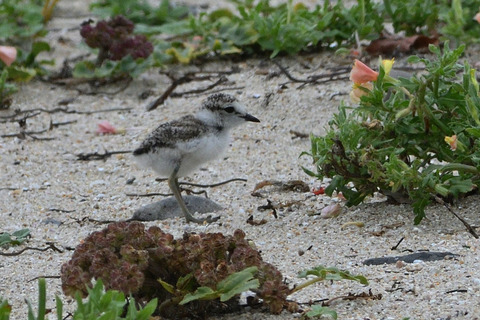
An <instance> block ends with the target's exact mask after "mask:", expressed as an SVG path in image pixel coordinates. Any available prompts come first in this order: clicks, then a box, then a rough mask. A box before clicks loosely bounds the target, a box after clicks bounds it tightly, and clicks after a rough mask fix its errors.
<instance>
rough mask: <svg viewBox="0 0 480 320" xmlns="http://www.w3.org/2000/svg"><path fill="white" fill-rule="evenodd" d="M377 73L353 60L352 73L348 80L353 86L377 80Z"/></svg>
mask: <svg viewBox="0 0 480 320" xmlns="http://www.w3.org/2000/svg"><path fill="white" fill-rule="evenodd" d="M377 77H378V72H376V71H373V70H372V69H370V67H369V66H367V65H366V64H364V63H363V62H361V61H360V60H357V59H355V62H354V64H353V68H352V71H351V72H350V80H351V81H353V82H354V83H355V84H360V83H366V82H369V81H375V80H377Z"/></svg>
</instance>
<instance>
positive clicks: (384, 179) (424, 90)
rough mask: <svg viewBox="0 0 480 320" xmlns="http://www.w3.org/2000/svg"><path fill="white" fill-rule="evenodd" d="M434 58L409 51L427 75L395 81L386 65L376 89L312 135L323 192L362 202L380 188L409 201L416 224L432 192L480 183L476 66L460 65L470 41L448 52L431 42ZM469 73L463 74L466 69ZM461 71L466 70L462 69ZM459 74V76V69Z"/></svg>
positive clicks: (449, 192)
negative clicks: (319, 134)
mask: <svg viewBox="0 0 480 320" xmlns="http://www.w3.org/2000/svg"><path fill="white" fill-rule="evenodd" d="M430 50H431V51H432V53H434V54H435V56H436V59H435V60H433V61H430V60H428V59H426V58H419V57H416V56H414V57H411V58H410V59H409V61H411V62H417V63H420V62H421V63H423V64H425V71H426V72H425V74H423V75H420V76H412V77H411V78H410V79H406V78H399V79H393V78H392V77H390V76H389V75H386V74H385V70H384V69H383V67H382V68H381V69H380V72H379V74H378V78H377V79H376V81H374V83H373V85H372V86H371V90H369V89H367V88H365V87H364V88H363V89H362V90H363V91H364V95H363V96H362V97H361V100H360V103H359V106H358V107H357V108H355V109H353V110H352V111H351V112H347V109H348V108H347V107H346V106H344V105H342V106H341V107H340V110H339V113H338V114H336V115H335V116H334V119H333V120H332V121H330V123H329V125H330V129H329V131H328V132H327V134H326V135H325V136H323V137H315V136H312V137H311V142H312V144H311V148H312V149H311V152H310V153H304V154H309V155H310V156H311V157H312V158H313V160H314V163H315V167H316V172H313V171H311V170H308V169H306V168H305V171H306V172H307V173H308V174H310V175H312V176H316V177H318V178H320V179H323V178H330V179H331V181H330V185H329V186H328V187H327V188H326V189H325V193H326V194H328V195H332V193H333V192H335V191H336V192H342V193H343V195H344V196H345V197H346V199H347V205H348V206H352V205H357V204H359V203H360V202H362V201H363V200H364V199H365V197H367V196H369V195H373V194H374V193H375V192H380V193H383V194H384V195H386V196H388V197H389V198H391V199H392V200H395V201H397V202H404V203H411V204H412V206H413V211H414V213H415V215H416V217H415V223H419V222H420V221H421V220H422V218H423V217H424V216H425V207H426V206H427V205H428V204H430V203H431V202H432V199H433V197H435V196H438V197H443V198H446V199H449V198H450V197H458V196H460V195H464V194H467V193H468V192H470V191H472V190H476V189H477V186H478V184H479V183H480V171H479V166H480V160H479V159H480V148H479V141H480V140H479V138H480V120H479V108H480V107H479V106H480V97H479V90H478V88H479V85H478V83H477V80H476V77H475V71H474V70H473V69H471V67H470V66H469V64H468V63H467V62H465V63H464V64H463V65H462V64H459V63H458V59H459V58H460V56H461V55H462V53H463V50H464V46H460V47H459V48H457V49H455V50H450V49H449V47H448V42H447V43H445V47H444V51H443V52H441V51H440V49H439V48H437V47H435V46H433V45H431V46H430ZM462 71H463V72H462ZM459 73H460V74H459ZM457 74H459V75H457Z"/></svg>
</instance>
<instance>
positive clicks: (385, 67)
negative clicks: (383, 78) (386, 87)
mask: <svg viewBox="0 0 480 320" xmlns="http://www.w3.org/2000/svg"><path fill="white" fill-rule="evenodd" d="M394 63H395V59H391V60H388V59H384V60H382V66H383V70H385V74H387V75H388V74H390V71H391V70H392V67H393V64H394Z"/></svg>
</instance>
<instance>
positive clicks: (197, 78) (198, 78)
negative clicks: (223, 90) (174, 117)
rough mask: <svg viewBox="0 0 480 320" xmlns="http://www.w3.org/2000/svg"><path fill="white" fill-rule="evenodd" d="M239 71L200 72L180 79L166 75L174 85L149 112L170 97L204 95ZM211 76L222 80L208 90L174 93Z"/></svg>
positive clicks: (148, 108) (149, 108)
mask: <svg viewBox="0 0 480 320" xmlns="http://www.w3.org/2000/svg"><path fill="white" fill-rule="evenodd" d="M238 72H239V69H238V68H232V69H231V70H228V71H199V72H188V73H186V74H184V75H183V76H181V77H180V78H175V77H174V76H173V75H172V74H171V72H168V73H165V74H166V75H167V76H168V77H169V78H170V79H172V81H173V82H172V84H170V86H169V87H168V88H167V90H165V92H164V93H163V94H162V95H161V96H160V97H159V98H157V99H155V100H154V101H152V102H151V103H149V104H148V105H147V106H146V108H145V109H146V110H147V111H152V110H155V109H156V108H157V107H158V106H160V105H162V104H163V103H164V102H165V100H167V98H168V97H181V96H184V95H187V94H197V93H202V92H205V91H208V90H211V89H213V88H214V87H216V86H218V85H219V84H222V83H224V82H226V81H227V80H228V79H227V77H225V75H230V74H233V73H238ZM197 74H206V76H198V75H197ZM211 74H215V75H216V76H220V79H218V80H217V81H216V82H215V83H213V84H211V85H209V86H207V87H206V88H202V89H195V90H191V91H186V92H181V93H174V92H173V91H174V90H175V89H176V88H177V87H178V86H180V85H182V84H184V83H188V82H192V81H209V80H211V78H212V76H211Z"/></svg>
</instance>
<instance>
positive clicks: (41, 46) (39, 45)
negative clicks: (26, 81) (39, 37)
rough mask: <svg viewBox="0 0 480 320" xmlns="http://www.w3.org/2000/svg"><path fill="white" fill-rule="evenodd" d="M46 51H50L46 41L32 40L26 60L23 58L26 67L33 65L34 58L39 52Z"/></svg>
mask: <svg viewBox="0 0 480 320" xmlns="http://www.w3.org/2000/svg"><path fill="white" fill-rule="evenodd" d="M44 51H45V52H48V51H50V45H49V44H48V43H47V42H44V41H38V42H34V43H33V44H32V49H31V51H30V53H29V54H28V56H27V60H25V66H26V67H31V66H33V63H34V61H35V58H36V57H37V56H38V55H39V54H40V53H41V52H44Z"/></svg>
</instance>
